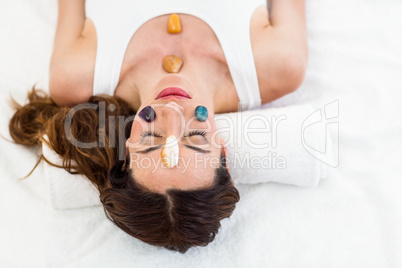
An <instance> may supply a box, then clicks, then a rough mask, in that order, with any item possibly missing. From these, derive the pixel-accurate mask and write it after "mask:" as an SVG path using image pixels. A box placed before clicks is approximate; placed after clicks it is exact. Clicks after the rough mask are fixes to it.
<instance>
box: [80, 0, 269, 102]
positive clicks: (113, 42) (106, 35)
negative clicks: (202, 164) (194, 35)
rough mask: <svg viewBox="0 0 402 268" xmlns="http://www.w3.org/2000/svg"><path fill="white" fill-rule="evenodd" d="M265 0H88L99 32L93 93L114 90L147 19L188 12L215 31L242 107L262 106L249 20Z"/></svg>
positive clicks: (90, 13)
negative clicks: (129, 49) (133, 44)
mask: <svg viewBox="0 0 402 268" xmlns="http://www.w3.org/2000/svg"><path fill="white" fill-rule="evenodd" d="M261 5H264V6H265V5H266V0H219V1H216V0H191V1H190V0H169V1H166V0H165V1H161V0H146V1H144V0H141V1H140V0H87V1H86V14H87V17H88V18H90V19H91V20H92V21H93V23H94V25H95V29H96V34H97V54H96V64H95V75H94V83H93V94H94V95H96V94H108V95H113V94H114V91H115V89H116V87H117V84H118V83H119V77H120V70H121V67H122V64H123V59H124V55H125V52H126V49H127V46H128V44H129V42H130V40H131V38H132V36H133V35H134V33H135V32H136V31H137V29H138V28H140V27H141V25H143V24H144V23H145V22H146V21H148V20H150V19H152V18H155V17H157V16H160V15H165V14H171V13H184V14H188V15H192V16H195V17H197V18H199V19H201V20H203V21H204V22H205V23H206V24H208V25H209V27H210V28H211V29H212V31H214V33H215V35H216V37H217V38H218V41H219V42H220V45H221V47H222V50H223V53H224V55H225V58H226V62H227V64H228V68H229V71H230V74H231V76H232V79H233V83H234V86H235V88H236V91H237V95H238V97H239V100H240V102H241V108H242V109H243V110H246V109H251V108H254V107H256V106H259V105H261V97H260V90H259V87H258V79H257V71H256V68H255V63H254V58H253V52H252V48H251V41H250V20H251V17H252V15H253V13H254V11H255V9H256V8H257V7H259V6H261Z"/></svg>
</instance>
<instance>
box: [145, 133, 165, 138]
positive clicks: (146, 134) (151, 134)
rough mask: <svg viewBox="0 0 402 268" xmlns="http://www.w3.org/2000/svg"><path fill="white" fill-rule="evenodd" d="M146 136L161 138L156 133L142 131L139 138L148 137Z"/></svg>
mask: <svg viewBox="0 0 402 268" xmlns="http://www.w3.org/2000/svg"><path fill="white" fill-rule="evenodd" d="M148 136H152V137H156V138H163V136H162V135H160V134H158V133H156V132H152V131H143V132H141V137H143V138H144V137H148Z"/></svg>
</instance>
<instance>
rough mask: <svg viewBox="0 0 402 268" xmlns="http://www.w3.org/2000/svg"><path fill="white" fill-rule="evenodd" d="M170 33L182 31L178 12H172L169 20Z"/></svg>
mask: <svg viewBox="0 0 402 268" xmlns="http://www.w3.org/2000/svg"><path fill="white" fill-rule="evenodd" d="M168 33H171V34H175V33H181V24H180V18H179V15H177V14H172V15H170V17H169V21H168Z"/></svg>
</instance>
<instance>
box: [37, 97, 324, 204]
mask: <svg viewBox="0 0 402 268" xmlns="http://www.w3.org/2000/svg"><path fill="white" fill-rule="evenodd" d="M313 112H314V110H313V108H312V107H311V106H310V105H294V106H289V107H284V108H274V109H265V110H253V111H245V112H242V113H230V114H221V115H217V116H216V117H215V121H216V125H217V129H218V131H219V135H220V136H221V137H222V138H223V139H224V140H225V141H227V142H228V143H227V150H228V162H229V167H230V173H231V175H232V178H233V180H234V183H235V184H236V183H247V184H255V183H263V182H276V183H282V184H291V185H295V186H303V187H314V186H317V185H318V183H319V180H320V178H325V177H326V165H325V163H323V162H322V161H323V159H321V161H320V160H318V159H316V158H315V157H313V156H312V155H311V154H310V153H309V152H308V151H307V150H306V148H305V146H306V145H307V146H308V147H309V148H313V149H315V150H319V149H320V148H323V147H325V146H328V145H329V144H330V143H329V142H325V136H326V135H324V137H323V135H322V133H321V132H320V131H308V129H306V128H305V126H303V123H304V122H305V121H306V119H308V118H309V116H310V115H311V114H312V113H313ZM303 134H304V135H305V136H304V137H303V136H302V135H303ZM303 140H304V145H303ZM256 147H260V148H256ZM42 150H43V155H44V156H45V157H46V158H47V159H48V160H49V161H51V162H52V163H55V164H61V161H62V160H61V158H60V157H59V156H58V155H57V154H56V153H55V152H54V151H53V150H52V149H50V148H49V147H48V146H47V145H46V144H45V143H43V146H42ZM327 152H328V150H327ZM324 162H325V159H324ZM44 166H45V175H46V177H47V180H48V183H49V189H50V197H51V205H52V207H53V208H55V209H71V208H80V207H87V206H94V205H100V204H101V203H100V201H99V192H98V191H97V189H96V188H95V187H94V186H93V185H92V183H91V182H90V181H89V180H88V179H87V178H86V177H84V176H82V175H71V174H70V173H68V172H67V171H65V170H64V169H60V168H56V167H53V166H51V165H49V164H47V163H45V164H44Z"/></svg>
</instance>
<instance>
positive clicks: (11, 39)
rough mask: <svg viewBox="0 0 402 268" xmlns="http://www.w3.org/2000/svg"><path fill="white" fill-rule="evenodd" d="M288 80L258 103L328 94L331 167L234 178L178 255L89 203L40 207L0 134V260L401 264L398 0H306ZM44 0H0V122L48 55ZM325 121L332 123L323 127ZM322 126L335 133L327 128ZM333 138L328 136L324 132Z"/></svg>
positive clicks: (42, 195) (27, 160)
mask: <svg viewBox="0 0 402 268" xmlns="http://www.w3.org/2000/svg"><path fill="white" fill-rule="evenodd" d="M307 6H308V10H307V17H308V31H309V36H308V37H309V45H310V61H309V66H308V71H307V75H306V80H305V82H304V83H303V85H302V87H301V88H300V90H299V91H297V92H295V93H294V94H292V95H290V96H288V97H285V98H283V99H281V100H278V101H276V102H274V103H273V104H270V105H267V106H268V107H280V106H284V105H289V104H296V103H302V102H310V103H312V104H313V105H315V106H316V107H317V108H321V107H323V106H325V105H326V104H327V103H330V102H332V101H335V100H339V118H335V119H336V121H338V122H339V141H340V144H339V148H340V150H339V167H338V168H337V169H335V170H334V176H333V177H332V178H330V179H328V180H326V181H323V182H322V183H321V184H320V186H319V187H318V188H300V187H292V186H285V185H278V184H259V185H253V186H242V187H240V188H239V190H240V192H241V201H240V203H239V205H238V208H237V209H236V210H235V212H234V214H233V216H232V217H231V218H230V220H224V221H223V227H222V230H221V231H220V233H219V235H218V236H217V238H216V239H215V241H214V242H213V243H211V244H210V245H209V246H207V247H205V248H194V249H190V250H189V251H188V253H186V254H185V255H182V254H180V253H173V252H170V251H167V250H164V249H158V248H155V247H153V246H149V245H146V244H144V243H142V242H141V241H137V240H135V239H132V238H131V237H128V236H127V235H126V234H124V233H123V232H122V231H120V230H119V229H117V228H115V227H114V226H113V225H112V223H111V222H109V221H108V220H107V219H106V218H105V216H104V213H103V211H102V208H100V207H93V208H86V209H79V210H64V211H56V210H52V209H51V208H50V207H49V205H48V202H49V200H47V193H48V189H46V183H45V181H44V180H43V167H42V166H39V168H38V169H37V170H36V171H35V173H34V174H33V175H32V177H30V178H29V179H27V180H25V181H22V182H19V181H17V180H16V179H17V178H19V177H22V176H24V175H26V174H27V173H28V172H29V170H30V169H31V167H32V166H33V165H34V163H35V160H36V158H35V154H36V151H35V150H28V149H26V148H24V147H22V146H17V145H14V144H11V143H9V142H6V141H4V140H3V139H0V148H1V149H0V174H1V175H0V178H1V187H0V201H1V206H0V215H1V220H0V266H1V267H59V266H62V265H64V266H63V267H91V266H96V267H124V266H128V265H130V266H134V267H157V266H158V265H161V264H162V265H164V266H165V267H188V266H193V267H229V266H231V267H233V265H234V266H235V267H400V266H402V254H400V252H402V195H401V190H402V180H401V174H402V168H401V166H402V165H401V164H400V162H401V160H402V159H401V147H402V139H401V136H402V124H401V119H400V115H402V105H400V101H401V99H402V98H401V97H402V93H401V92H402V78H401V77H402V76H401V70H402V49H401V48H402V35H401V32H402V18H401V17H400V14H401V12H402V3H400V1H399V0H388V1H375V0H371V1H363V0H356V1H347V0H336V1H335V0H327V1H320V0H308V3H307ZM55 20H56V1H53V0H36V1H29V0H15V1H5V0H0V33H1V34H0V60H1V61H0V90H1V92H2V105H0V113H1V114H0V133H1V134H2V135H4V136H6V137H9V135H8V133H7V124H8V120H9V118H10V116H11V111H10V109H9V108H8V106H7V104H6V99H7V98H8V97H9V95H10V94H12V95H13V96H14V97H15V98H16V99H17V100H19V101H22V100H24V98H25V95H26V91H27V90H28V89H29V88H30V87H31V86H32V85H33V84H34V83H35V82H36V81H37V80H38V79H39V78H41V77H42V76H43V72H44V70H46V68H47V66H48V62H49V59H50V52H51V45H52V39H53V31H54V28H55ZM335 133H336V132H335ZM333 138H336V135H334V137H333ZM335 140H336V139H335Z"/></svg>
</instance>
